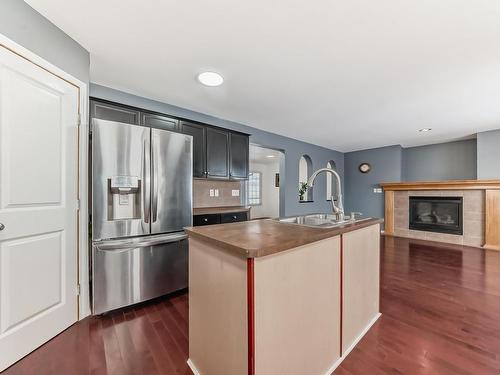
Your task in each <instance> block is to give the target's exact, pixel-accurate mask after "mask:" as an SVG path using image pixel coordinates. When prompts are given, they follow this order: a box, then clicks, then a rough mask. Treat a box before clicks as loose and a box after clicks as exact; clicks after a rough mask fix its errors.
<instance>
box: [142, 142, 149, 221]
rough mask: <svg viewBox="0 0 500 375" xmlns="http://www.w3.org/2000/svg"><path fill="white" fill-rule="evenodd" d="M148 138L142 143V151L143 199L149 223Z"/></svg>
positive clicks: (145, 216) (145, 217) (145, 215)
mask: <svg viewBox="0 0 500 375" xmlns="http://www.w3.org/2000/svg"><path fill="white" fill-rule="evenodd" d="M147 143H148V142H147V140H144V142H143V145H142V151H143V154H144V157H143V159H142V160H143V166H142V174H143V175H142V180H143V184H142V185H143V186H142V200H143V205H144V207H143V211H144V222H145V223H149V219H150V206H151V203H150V192H149V178H150V177H149V175H150V173H149V168H148V166H149V152H150V150H148V149H147V148H148V147H147Z"/></svg>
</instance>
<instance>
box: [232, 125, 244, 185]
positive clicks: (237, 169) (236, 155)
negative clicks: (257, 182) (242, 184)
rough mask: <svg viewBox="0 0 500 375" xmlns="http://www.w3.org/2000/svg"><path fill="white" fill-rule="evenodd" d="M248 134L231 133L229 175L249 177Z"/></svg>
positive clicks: (240, 177) (236, 177)
mask: <svg viewBox="0 0 500 375" xmlns="http://www.w3.org/2000/svg"><path fill="white" fill-rule="evenodd" d="M248 154H249V148H248V135H246V134H238V133H229V177H230V178H234V179H245V178H248V163H249V161H248Z"/></svg>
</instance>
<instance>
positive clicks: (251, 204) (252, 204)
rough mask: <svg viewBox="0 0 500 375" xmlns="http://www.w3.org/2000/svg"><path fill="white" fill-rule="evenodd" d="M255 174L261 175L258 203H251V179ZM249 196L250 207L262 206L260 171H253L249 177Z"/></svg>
mask: <svg viewBox="0 0 500 375" xmlns="http://www.w3.org/2000/svg"><path fill="white" fill-rule="evenodd" d="M254 174H258V175H259V188H258V200H259V202H258V203H250V200H251V199H252V198H250V179H251V178H252V176H253V175H254ZM247 196H248V205H249V206H262V172H259V171H251V172H250V174H249V176H248V181H247ZM253 199H255V198H253Z"/></svg>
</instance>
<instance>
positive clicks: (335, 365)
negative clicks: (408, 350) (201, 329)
mask: <svg viewBox="0 0 500 375" xmlns="http://www.w3.org/2000/svg"><path fill="white" fill-rule="evenodd" d="M381 316H382V314H381V313H378V314H377V315H375V317H374V318H373V319H372V320H371V321H370V323H368V325H367V326H366V327H365V329H363V331H362V332H361V333H360V334H359V336H358V337H356V340H354V342H353V343H352V344H351V346H349V347H348V348H347V350H346V351H345V353H344V355H343V356H342V357H340V358H339V359H337V360H336V361H335V363H334V364H333V365H332V366H331V367H330V368H329V369H328V371H327V372H326V373H325V375H331V374H332V373H333V372H334V371H335V369H336V368H337V367H339V366H340V364H341V363H342V361H343V360H344V359H345V358H346V357H347V356H348V355H349V353H350V352H351V351H352V350H353V349H354V348H355V346H356V345H357V344H358V342H359V341H360V340H361V339H362V338H363V336H364V335H366V333H367V332H368V331H369V330H370V328H371V327H372V326H373V325H374V324H375V322H376V321H377V320H378V318H380V317H381ZM187 364H188V366H189V368H190V369H191V371H193V374H194V375H201V373H200V372H199V371H198V369H197V368H196V366H195V365H194V364H193V362H192V361H191V359H190V358H188V360H187Z"/></svg>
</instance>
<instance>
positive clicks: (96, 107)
mask: <svg viewBox="0 0 500 375" xmlns="http://www.w3.org/2000/svg"><path fill="white" fill-rule="evenodd" d="M90 117H92V118H99V119H102V120H108V121H117V122H123V123H126V124H132V125H139V123H140V112H139V111H136V110H134V109H131V108H126V107H120V106H117V105H113V104H109V103H105V102H100V101H96V100H91V101H90Z"/></svg>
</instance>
